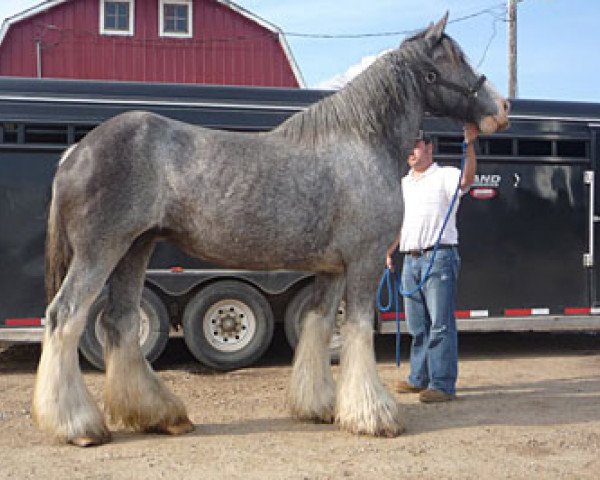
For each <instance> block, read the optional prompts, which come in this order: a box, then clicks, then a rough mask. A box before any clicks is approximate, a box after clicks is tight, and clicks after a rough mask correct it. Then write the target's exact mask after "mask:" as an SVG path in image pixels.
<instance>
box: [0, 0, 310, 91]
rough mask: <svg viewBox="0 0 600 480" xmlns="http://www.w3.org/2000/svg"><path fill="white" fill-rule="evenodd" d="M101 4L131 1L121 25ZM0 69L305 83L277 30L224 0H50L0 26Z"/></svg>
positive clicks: (69, 75) (152, 78)
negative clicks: (105, 17) (186, 15)
mask: <svg viewBox="0 0 600 480" xmlns="http://www.w3.org/2000/svg"><path fill="white" fill-rule="evenodd" d="M104 2H107V3H110V4H127V5H129V7H128V8H130V9H131V15H130V16H129V17H127V18H128V19H129V21H130V22H131V23H130V24H128V25H127V28H123V25H121V23H119V25H117V24H116V23H115V21H120V20H122V19H123V18H124V17H123V18H121V19H119V20H115V18H116V17H115V11H114V10H111V11H108V10H105V8H104V6H103V5H104ZM165 5H168V8H171V9H172V10H171V11H174V12H175V16H169V17H166V20H165V16H164V15H163V14H164V12H171V11H167V10H164V8H165ZM179 5H181V6H183V7H186V9H187V8H189V14H188V15H189V17H191V18H189V25H187V24H185V23H175V22H178V21H181V22H184V21H185V18H179V19H178V18H177V12H179V13H181V12H184V13H186V10H183V9H179ZM111 7H112V5H111ZM105 12H108V14H109V15H112V16H111V17H110V18H109V20H110V22H112V23H110V22H107V21H106V20H105V19H104V17H103V14H104V13H105ZM116 13H117V15H118V13H119V12H116ZM121 13H122V12H121ZM166 21H167V23H165V22H166ZM168 22H170V23H168ZM107 25H108V26H109V27H113V26H116V27H117V30H119V29H120V31H111V30H106V29H104V27H106V26H107ZM182 25H183V28H184V30H183V31H181V32H178V28H179V27H181V26H182ZM174 27H175V28H174ZM0 75H5V76H22V77H36V76H38V77H47V78H78V79H97V80H126V81H146V82H173V83H205V84H211V83H212V84H223V85H254V86H276V87H279V86H281V87H298V86H300V87H303V86H304V80H303V78H302V75H301V73H300V70H299V68H298V66H297V64H296V62H295V60H294V57H293V55H292V52H291V50H290V48H289V45H288V44H287V42H286V40H285V37H284V35H283V34H282V32H281V30H280V29H279V28H278V27H276V26H275V25H273V24H271V23H270V22H268V21H266V20H264V19H262V18H260V17H258V16H257V15H255V14H253V13H251V12H249V11H248V10H246V9H244V8H243V7H241V6H239V5H237V4H235V3H233V2H230V1H228V0H122V1H119V0H117V1H111V0H49V1H46V2H43V3H40V4H39V5H36V6H34V7H32V8H30V9H28V10H25V11H23V12H21V13H19V14H17V15H14V16H12V17H10V18H7V19H6V20H5V21H4V23H3V24H2V27H1V28H0Z"/></svg>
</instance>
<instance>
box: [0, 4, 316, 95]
mask: <svg viewBox="0 0 600 480" xmlns="http://www.w3.org/2000/svg"><path fill="white" fill-rule="evenodd" d="M70 1H72V0H46V1H45V2H41V3H39V4H37V5H34V6H33V7H30V8H28V9H27V10H24V11H22V12H21V13H17V14H16V15H13V16H12V17H8V18H6V19H5V20H4V21H3V22H2V27H0V45H1V44H2V42H3V41H4V37H6V34H7V33H8V30H9V28H10V27H11V26H12V25H14V24H15V23H18V22H21V21H23V20H26V19H27V18H30V17H33V16H35V15H37V14H39V13H42V12H45V11H46V10H49V9H50V8H53V7H56V6H57V5H60V4H61V3H65V2H70ZM214 1H216V2H217V3H220V4H221V5H223V6H225V7H227V8H229V9H230V10H233V11H234V12H236V13H238V14H240V15H242V16H244V17H246V18H248V19H250V20H252V21H253V22H255V23H257V24H258V25H260V26H261V27H263V28H266V29H267V30H270V31H271V32H273V33H276V34H277V38H278V39H279V43H280V44H281V48H282V49H283V52H284V53H285V56H286V57H287V60H288V62H289V64H290V67H291V68H292V71H293V72H294V76H295V77H296V80H297V81H298V84H299V85H300V86H301V87H305V86H306V84H305V83H304V78H303V77H302V72H300V68H298V64H297V63H296V60H295V58H294V55H293V54H292V50H291V49H290V46H289V45H288V43H287V41H286V39H285V35H284V34H283V32H282V31H281V29H280V28H279V27H278V26H277V25H274V24H272V23H271V22H268V21H267V20H265V19H264V18H261V17H259V16H258V15H256V14H254V13H252V12H250V11H249V10H246V9H245V8H243V7H241V6H240V5H238V4H236V3H234V2H230V1H229V0H214Z"/></svg>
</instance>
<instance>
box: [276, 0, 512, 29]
mask: <svg viewBox="0 0 600 480" xmlns="http://www.w3.org/2000/svg"><path fill="white" fill-rule="evenodd" d="M520 1H523V0H520ZM504 8H505V4H504V3H498V4H494V5H491V6H489V7H487V8H484V9H483V10H479V11H477V12H474V13H470V14H468V15H464V16H462V17H458V18H454V19H452V20H449V21H448V24H451V23H459V22H464V21H465V20H470V19H472V18H475V17H479V16H481V15H492V16H496V17H497V16H498V13H497V12H496V11H497V10H499V9H502V10H504ZM421 30H422V29H420V28H417V29H411V30H399V31H395V32H374V33H341V34H332V33H305V32H283V35H284V36H286V37H301V38H314V39H356V38H372V37H397V36H400V35H412V34H414V33H417V32H419V31H421Z"/></svg>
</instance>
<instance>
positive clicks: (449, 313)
mask: <svg viewBox="0 0 600 480" xmlns="http://www.w3.org/2000/svg"><path fill="white" fill-rule="evenodd" d="M478 133H479V130H478V128H477V126H476V125H473V124H466V125H465V127H464V135H465V141H466V142H467V143H468V146H467V152H466V160H465V166H464V170H463V174H462V178H460V194H462V193H465V192H466V191H467V190H468V189H469V187H470V186H471V184H472V183H473V180H474V178H475V170H476V168H477V158H476V156H475V149H474V142H475V141H476V140H477V136H478ZM432 153H433V145H432V144H431V139H430V138H429V137H427V136H426V135H424V134H423V133H421V134H420V137H419V138H417V140H416V142H415V147H414V150H413V153H412V154H411V155H409V157H408V165H409V166H410V167H411V169H410V171H409V172H408V174H407V175H406V176H405V177H404V178H403V179H402V192H403V198H404V221H403V224H402V230H401V232H400V236H399V238H398V240H397V241H396V242H395V243H394V244H393V245H392V246H391V247H390V248H389V249H388V252H387V258H386V265H387V267H388V268H390V269H392V270H393V263H392V258H391V256H392V254H393V252H394V251H395V250H396V248H399V250H400V251H401V252H403V253H404V265H403V268H402V288H403V290H405V291H409V292H412V291H414V290H415V289H416V288H417V285H419V283H420V282H421V280H422V279H423V277H424V276H425V273H426V272H427V268H428V266H429V263H430V260H431V257H432V255H433V248H434V245H435V242H436V240H437V238H438V236H439V232H440V229H441V227H442V224H443V222H444V219H445V217H446V214H447V212H448V208H449V206H450V203H451V201H452V197H453V195H454V192H455V190H456V187H457V185H458V181H459V177H460V170H459V169H457V168H454V167H440V166H438V165H437V163H435V162H434V161H433V155H432ZM457 209H458V201H457V203H456V204H455V206H454V208H453V210H452V212H451V214H450V218H449V220H448V223H447V225H446V228H445V230H444V233H443V235H442V238H441V240H440V247H439V249H438V251H437V254H436V257H435V260H434V263H433V266H432V269H431V275H430V277H429V279H428V280H427V281H426V282H425V284H424V285H423V287H422V289H420V290H417V291H416V292H415V293H414V294H412V295H411V296H410V297H404V312H405V314H406V322H407V326H408V331H409V333H410V334H411V336H412V343H411V352H410V374H409V376H408V381H400V382H399V383H398V386H397V389H396V390H397V391H398V393H419V400H420V401H421V402H424V403H431V402H446V401H449V400H453V399H454V398H455V393H456V378H457V375H458V341H457V332H456V318H455V316H454V312H455V309H456V285H457V279H458V271H459V268H460V258H459V256H458V249H457V246H458V232H457V230H456V211H457Z"/></svg>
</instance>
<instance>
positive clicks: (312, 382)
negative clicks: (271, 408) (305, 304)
mask: <svg viewBox="0 0 600 480" xmlns="http://www.w3.org/2000/svg"><path fill="white" fill-rule="evenodd" d="M344 286H345V276H344V275H343V274H340V275H326V274H319V275H317V278H316V280H315V283H314V289H313V297H312V301H311V304H310V308H309V310H308V312H307V314H306V316H305V318H304V322H303V327H302V333H301V336H300V342H299V343H298V346H297V347H296V352H295V356H294V366H293V369H292V377H291V381H290V386H289V390H288V400H287V401H288V406H289V408H290V410H291V412H292V415H293V416H295V417H296V418H298V419H301V420H310V421H320V422H328V423H329V422H332V421H333V419H334V412H335V382H334V381H333V375H332V373H331V365H330V363H331V358H330V352H329V343H330V341H331V335H332V333H333V328H334V324H335V316H336V313H337V309H338V306H339V304H340V301H341V298H342V296H343V293H344Z"/></svg>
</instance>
